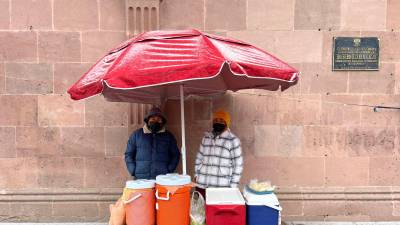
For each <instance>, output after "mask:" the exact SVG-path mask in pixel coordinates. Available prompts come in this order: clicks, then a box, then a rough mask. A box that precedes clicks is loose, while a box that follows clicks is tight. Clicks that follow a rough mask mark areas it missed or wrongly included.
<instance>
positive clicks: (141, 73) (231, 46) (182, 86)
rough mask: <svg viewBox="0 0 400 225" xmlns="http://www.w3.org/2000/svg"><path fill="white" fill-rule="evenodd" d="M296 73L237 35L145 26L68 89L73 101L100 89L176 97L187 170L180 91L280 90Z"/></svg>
mask: <svg viewBox="0 0 400 225" xmlns="http://www.w3.org/2000/svg"><path fill="white" fill-rule="evenodd" d="M298 76H299V73H298V71H297V70H296V69H294V68H293V67H291V66H289V65H288V64H286V63H284V62H283V61H281V60H279V59H278V58H276V57H274V56H272V55H270V54H268V53H267V52H265V51H263V50H261V49H259V48H257V47H254V46H252V45H250V44H247V43H245V42H242V41H239V40H234V39H230V38H226V37H220V36H215V35H210V34H205V33H201V32H200V31H197V30H184V31H150V32H146V33H143V34H141V35H139V36H137V37H134V38H132V39H129V40H128V41H126V42H124V43H122V44H121V45H120V46H118V47H116V48H115V49H113V50H111V51H110V52H109V53H108V54H107V55H106V56H104V57H103V58H102V59H100V60H99V61H98V62H97V63H96V64H95V65H94V66H93V67H92V68H90V69H89V71H88V72H86V73H85V74H84V75H83V76H82V77H81V78H80V79H79V80H78V81H77V82H76V83H75V84H73V85H72V86H71V87H70V88H69V90H68V93H69V94H70V95H71V98H72V99H74V100H80V99H85V98H88V97H91V96H94V95H98V94H103V95H104V97H105V98H106V99H107V100H109V101H118V102H135V103H149V104H161V103H162V102H163V101H164V100H165V99H174V98H180V101H181V129H182V150H181V153H182V164H183V166H182V168H183V174H186V148H185V127H184V124H185V117H184V115H185V113H184V106H183V105H184V99H183V96H184V95H216V94H222V93H224V92H226V91H227V90H232V91H237V90H241V89H249V88H254V89H265V90H273V91H275V90H278V89H279V88H280V89H281V90H285V89H287V88H289V87H290V86H292V85H294V84H296V83H297V80H298Z"/></svg>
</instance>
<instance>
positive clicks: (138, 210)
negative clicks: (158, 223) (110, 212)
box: [123, 180, 156, 225]
mask: <svg viewBox="0 0 400 225" xmlns="http://www.w3.org/2000/svg"><path fill="white" fill-rule="evenodd" d="M154 186H155V182H154V180H132V181H127V182H126V186H125V189H124V193H123V200H124V204H125V212H126V224H127V225H154V224H155V218H156V211H155V207H154V205H155V196H154Z"/></svg>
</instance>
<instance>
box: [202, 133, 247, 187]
mask: <svg viewBox="0 0 400 225" xmlns="http://www.w3.org/2000/svg"><path fill="white" fill-rule="evenodd" d="M242 171H243V157H242V148H241V146H240V140H239V138H238V137H236V136H235V135H234V134H233V133H232V132H231V131H230V130H229V129H228V130H226V131H224V132H223V133H222V134H220V135H218V136H214V134H213V133H206V134H205V136H204V137H203V140H202V141H201V145H200V150H199V152H198V153H197V157H196V166H195V177H196V183H197V184H198V185H199V186H200V187H202V188H207V187H236V186H237V185H238V184H239V181H240V177H241V175H242Z"/></svg>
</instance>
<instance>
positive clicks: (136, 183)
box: [125, 179, 155, 189]
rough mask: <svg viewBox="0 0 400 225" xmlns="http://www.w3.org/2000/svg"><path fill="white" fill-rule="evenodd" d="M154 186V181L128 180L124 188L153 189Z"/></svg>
mask: <svg viewBox="0 0 400 225" xmlns="http://www.w3.org/2000/svg"><path fill="white" fill-rule="evenodd" d="M154 186H155V181H154V180H145V179H138V180H128V181H127V182H126V185H125V187H126V188H129V189H145V188H153V187H154Z"/></svg>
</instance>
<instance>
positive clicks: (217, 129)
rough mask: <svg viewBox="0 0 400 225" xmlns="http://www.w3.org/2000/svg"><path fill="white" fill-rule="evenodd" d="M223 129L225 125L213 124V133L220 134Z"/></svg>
mask: <svg viewBox="0 0 400 225" xmlns="http://www.w3.org/2000/svg"><path fill="white" fill-rule="evenodd" d="M225 128H226V125H225V124H223V123H214V124H213V132H214V133H217V134H219V133H221V132H222V131H224V130H225Z"/></svg>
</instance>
